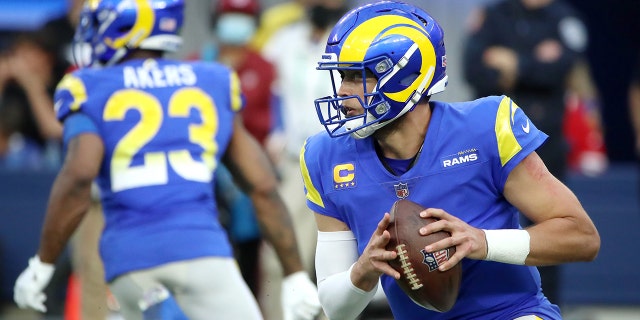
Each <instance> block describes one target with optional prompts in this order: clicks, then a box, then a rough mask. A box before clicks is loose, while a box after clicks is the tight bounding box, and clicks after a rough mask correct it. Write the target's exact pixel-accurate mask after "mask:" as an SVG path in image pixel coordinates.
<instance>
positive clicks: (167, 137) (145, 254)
mask: <svg viewBox="0 0 640 320" xmlns="http://www.w3.org/2000/svg"><path fill="white" fill-rule="evenodd" d="M54 100H55V106H56V113H57V116H58V118H59V119H60V120H62V121H64V123H65V140H67V141H68V139H71V138H73V137H74V136H76V135H79V134H83V133H92V134H96V135H99V136H100V138H101V139H102V141H103V143H104V148H105V154H104V158H103V161H102V164H101V169H100V173H99V176H98V178H97V180H96V182H97V184H98V185H99V187H100V191H101V193H100V195H101V201H102V205H103V210H104V215H105V228H104V231H103V234H102V237H101V240H100V253H101V256H102V261H103V263H104V267H105V271H106V278H107V280H108V281H110V280H113V279H114V278H115V277H116V276H118V275H120V274H123V273H125V272H129V271H132V270H139V269H144V268H150V267H154V266H157V265H160V264H163V263H167V262H172V261H178V260H185V259H192V258H198V257H203V256H224V257H230V256H232V251H231V246H230V244H229V241H228V238H227V235H226V232H225V231H224V229H223V227H222V226H221V225H220V223H219V221H218V212H217V209H216V204H215V197H214V189H213V183H212V179H213V172H214V170H215V168H216V166H217V165H218V162H219V161H220V158H221V155H222V154H223V153H224V151H225V149H226V147H227V145H228V143H229V139H230V137H231V135H232V122H233V121H232V120H233V117H234V115H235V114H236V112H237V111H239V110H240V109H241V108H242V99H241V94H240V89H239V82H238V80H237V77H236V76H235V73H233V72H232V71H230V70H229V69H228V68H226V67H224V66H222V65H219V64H215V63H195V62H189V63H185V62H180V61H172V60H165V59H158V60H154V59H148V60H131V61H127V62H124V63H122V64H119V65H117V66H113V67H108V68H103V69H81V70H78V71H75V72H74V73H71V74H69V75H67V76H65V77H64V78H63V79H62V81H61V82H60V83H59V85H58V87H57V89H56V93H55V97H54ZM77 119H81V120H80V121H78V120H77Z"/></svg>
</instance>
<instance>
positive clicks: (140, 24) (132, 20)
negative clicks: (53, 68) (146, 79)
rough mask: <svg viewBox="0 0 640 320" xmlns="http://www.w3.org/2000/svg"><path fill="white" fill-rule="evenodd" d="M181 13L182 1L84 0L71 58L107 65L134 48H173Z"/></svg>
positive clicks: (81, 62) (82, 63) (177, 39)
mask: <svg viewBox="0 0 640 320" xmlns="http://www.w3.org/2000/svg"><path fill="white" fill-rule="evenodd" d="M183 12H184V0H87V1H86V3H85V5H84V7H83V9H82V12H81V13H80V22H79V24H78V28H77V29H76V35H75V38H74V47H75V48H74V59H75V60H76V63H77V64H78V65H79V66H80V67H84V66H89V65H101V66H109V65H113V64H115V63H117V62H119V61H121V60H122V59H123V58H125V57H126V56H127V55H128V54H129V53H130V52H131V51H132V50H136V49H147V50H158V51H168V52H173V51H176V50H178V49H179V48H180V45H182V38H181V37H180V36H179V35H178V33H179V31H180V27H182V21H183ZM82 51H85V52H82ZM87 51H88V52H87Z"/></svg>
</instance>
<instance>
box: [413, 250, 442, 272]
mask: <svg viewBox="0 0 640 320" xmlns="http://www.w3.org/2000/svg"><path fill="white" fill-rule="evenodd" d="M420 252H421V253H422V258H423V259H422V263H424V264H426V265H427V266H428V267H429V272H432V271H435V270H437V269H438V267H439V266H440V265H442V264H443V263H445V262H446V261H447V260H449V249H443V250H440V251H437V252H433V253H429V252H427V251H425V250H424V249H422V250H420Z"/></svg>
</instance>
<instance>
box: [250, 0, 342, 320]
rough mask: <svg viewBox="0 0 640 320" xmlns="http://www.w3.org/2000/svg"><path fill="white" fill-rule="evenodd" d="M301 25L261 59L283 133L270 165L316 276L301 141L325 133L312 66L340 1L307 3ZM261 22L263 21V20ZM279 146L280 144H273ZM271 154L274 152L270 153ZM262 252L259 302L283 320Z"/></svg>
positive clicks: (276, 272) (269, 254)
mask: <svg viewBox="0 0 640 320" xmlns="http://www.w3.org/2000/svg"><path fill="white" fill-rule="evenodd" d="M306 5H307V7H306V8H305V13H306V15H305V16H304V19H302V20H300V21H297V22H294V23H291V24H289V25H287V26H284V27H282V28H281V29H280V30H278V31H277V32H276V33H275V34H274V35H273V36H272V37H271V38H270V39H269V40H268V42H267V43H266V44H265V46H264V48H263V50H262V53H263V55H264V56H265V57H266V58H267V60H269V61H271V63H273V65H274V66H275V68H276V74H277V80H276V83H277V84H276V94H277V95H278V96H279V97H280V99H281V104H280V106H281V114H282V129H281V130H280V131H279V132H276V133H274V135H273V141H274V143H273V144H272V145H273V146H278V145H279V146H280V147H281V151H279V152H274V154H277V155H278V157H277V158H275V159H274V161H275V162H276V165H277V167H278V169H279V172H280V175H281V178H282V180H281V185H280V194H281V195H282V197H283V199H284V201H285V203H286V204H287V207H288V208H289V212H291V214H292V219H293V223H294V228H295V229H296V231H298V232H297V233H296V235H297V236H298V244H299V246H300V251H301V256H302V259H303V263H304V265H305V268H306V269H307V271H308V272H309V273H310V274H312V275H315V272H313V270H314V255H315V243H316V235H317V231H316V230H317V228H316V225H315V220H314V216H313V213H312V212H311V211H310V210H309V208H308V207H307V205H306V197H305V195H304V187H303V183H302V175H301V173H300V164H299V154H300V150H301V148H302V146H303V143H304V141H305V139H306V138H307V137H308V136H310V135H312V134H315V133H317V132H319V131H321V130H324V129H323V127H322V126H321V125H320V123H319V122H318V119H317V115H316V110H315V108H314V105H313V101H314V99H315V98H317V97H320V96H328V95H330V94H332V92H333V91H332V90H333V89H332V87H331V83H330V82H329V81H326V78H325V76H324V74H322V73H320V72H317V70H316V66H317V62H318V61H319V59H320V57H321V55H322V54H323V53H324V49H325V45H326V41H327V38H328V36H329V31H330V30H331V28H332V27H333V24H335V22H337V21H338V19H340V17H341V16H342V15H343V14H344V13H345V12H346V11H347V9H348V7H347V4H346V2H345V1H343V0H329V1H320V0H310V1H306ZM263 21H264V20H263ZM276 141H279V142H276ZM274 149H275V148H274ZM263 248H264V250H263V252H262V269H263V275H262V279H263V281H262V285H261V286H262V291H261V295H260V299H259V300H260V301H261V303H262V304H263V305H265V306H270V307H272V308H271V309H270V310H265V318H266V319H268V320H276V319H282V314H281V312H282V311H281V310H280V309H279V307H278V306H279V303H277V299H279V297H280V280H281V279H282V270H281V268H280V266H279V265H278V263H277V260H276V258H275V254H274V253H273V250H272V249H271V247H269V246H264V247H263Z"/></svg>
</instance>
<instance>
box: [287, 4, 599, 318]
mask: <svg viewBox="0 0 640 320" xmlns="http://www.w3.org/2000/svg"><path fill="white" fill-rule="evenodd" d="M318 69H320V70H329V74H328V76H330V78H331V81H332V82H333V83H334V94H333V96H329V97H325V98H320V99H317V100H316V101H315V105H316V109H317V112H318V115H319V118H320V121H321V122H322V124H323V125H324V126H325V128H326V131H327V132H323V133H320V134H317V135H315V136H312V137H310V138H309V139H307V141H306V143H305V145H304V147H303V148H302V150H301V158H300V159H301V164H300V165H301V169H302V174H303V177H304V181H305V191H306V197H307V204H308V206H309V207H310V208H311V209H313V211H314V212H315V213H316V214H315V216H316V221H317V225H318V230H319V233H318V244H317V251H316V272H317V278H318V290H319V296H320V301H321V303H322V307H323V309H324V311H325V313H326V314H327V315H328V316H329V318H331V319H353V318H355V317H357V315H358V314H359V313H360V312H361V311H362V310H363V309H364V308H365V306H366V305H367V304H368V303H369V301H370V300H371V298H372V296H373V295H374V293H375V292H376V288H377V286H378V285H379V283H380V284H381V286H382V288H383V289H384V291H385V293H386V296H387V298H388V300H389V304H390V307H391V309H392V312H393V315H394V317H395V319H399V320H405V319H545V320H547V319H561V313H560V310H559V308H558V306H556V305H553V304H552V303H550V302H549V301H548V300H547V299H546V298H545V296H544V293H543V292H542V290H541V287H540V276H539V273H538V270H537V269H536V266H541V265H549V264H559V263H565V262H572V261H590V260H593V259H594V258H595V257H596V255H597V253H598V251H599V248H600V238H599V235H598V232H597V230H596V228H595V226H594V224H593V223H592V221H591V219H590V218H589V216H588V215H587V213H586V212H585V210H584V209H583V208H582V206H581V204H580V202H579V200H578V199H577V198H576V196H575V195H574V194H573V193H572V192H571V190H569V189H568V188H567V187H566V186H565V185H563V184H562V183H561V182H560V181H559V180H558V179H556V178H555V177H554V176H552V175H551V174H550V173H549V171H548V170H547V169H546V167H545V164H544V163H543V162H542V161H541V160H540V157H539V156H538V155H537V154H536V152H535V150H536V148H538V147H539V146H540V145H541V144H542V143H544V141H545V139H546V138H547V136H546V135H545V134H544V133H543V132H541V131H539V130H538V129H537V128H536V127H535V125H534V124H533V123H531V121H530V120H529V119H528V118H527V116H526V115H525V114H524V113H523V112H522V109H520V108H519V107H518V106H517V105H516V103H515V102H514V101H512V100H511V99H510V98H509V97H506V96H491V97H486V98H482V99H478V100H475V101H468V102H460V103H446V102H439V101H431V100H430V97H431V96H432V95H433V94H435V93H438V92H441V91H443V90H444V89H445V87H446V84H447V75H446V72H445V69H446V60H445V47H444V42H443V31H442V29H441V27H440V26H439V25H438V23H437V22H436V21H435V20H434V19H433V18H432V17H431V16H430V15H429V14H428V13H427V12H425V11H424V10H422V9H420V8H418V7H415V6H412V5H409V4H405V3H401V2H395V1H381V2H377V3H373V4H367V5H364V6H361V7H359V8H356V9H354V10H352V11H351V12H349V13H347V14H346V15H345V16H344V17H343V18H342V19H341V20H340V22H338V24H337V25H336V26H335V27H334V29H333V30H332V32H331V34H330V36H329V39H328V42H327V46H326V53H325V54H324V55H323V57H322V61H321V62H320V63H319V65H318ZM321 72H327V71H321ZM401 198H407V199H410V200H412V201H414V202H417V203H419V204H421V205H422V206H424V207H427V208H428V209H426V210H424V211H423V212H421V216H422V217H424V218H427V217H431V218H436V219H439V221H437V222H435V223H432V224H429V225H426V226H423V227H417V228H416V229H418V228H419V233H420V234H422V235H427V234H430V233H433V232H437V231H441V230H444V231H446V232H449V233H450V234H451V237H449V238H446V239H444V240H441V241H438V242H436V243H434V244H432V245H429V246H426V247H425V250H426V251H427V252H436V251H439V250H443V249H445V248H448V247H450V246H455V247H456V251H455V254H453V255H452V256H450V257H449V260H448V261H447V262H444V263H442V264H440V265H439V266H438V267H439V270H448V269H450V268H451V267H452V266H454V265H455V264H457V263H461V264H462V283H461V288H460V292H459V295H458V299H457V301H456V303H455V305H454V306H453V308H452V309H451V310H449V311H447V312H443V313H439V312H436V311H431V310H427V309H425V308H422V307H420V306H419V305H417V304H416V303H414V302H412V301H411V300H410V298H409V297H408V296H407V295H405V294H404V292H403V291H402V290H401V289H400V287H399V286H398V285H397V284H396V281H395V280H396V279H399V278H400V274H399V273H398V272H396V271H395V270H394V269H393V268H391V266H390V265H389V264H388V261H391V260H393V259H396V257H397V253H396V252H395V251H392V250H387V249H385V246H386V244H387V243H388V242H389V239H390V234H389V232H388V231H387V230H386V228H387V226H388V225H389V219H390V216H389V214H388V213H387V212H386V211H387V210H389V209H390V208H391V206H392V204H393V203H394V202H395V201H396V200H398V199H401ZM519 212H522V213H523V214H524V215H525V216H527V217H528V218H530V219H531V220H532V221H534V222H535V224H534V225H532V226H531V227H529V228H527V229H522V228H521V227H520V225H519V222H518V217H519Z"/></svg>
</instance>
